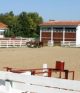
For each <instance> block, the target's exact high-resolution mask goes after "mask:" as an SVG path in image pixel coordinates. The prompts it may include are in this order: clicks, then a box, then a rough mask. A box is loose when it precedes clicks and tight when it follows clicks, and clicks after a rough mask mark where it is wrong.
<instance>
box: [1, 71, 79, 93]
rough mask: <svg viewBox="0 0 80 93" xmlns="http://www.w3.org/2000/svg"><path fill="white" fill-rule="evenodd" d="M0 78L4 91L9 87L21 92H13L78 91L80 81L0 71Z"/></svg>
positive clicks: (74, 92) (47, 92)
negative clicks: (3, 82) (3, 83)
mask: <svg viewBox="0 0 80 93" xmlns="http://www.w3.org/2000/svg"><path fill="white" fill-rule="evenodd" d="M0 79H1V80H3V81H5V87H6V88H7V91H9V92H6V93H11V92H10V90H11V89H16V90H20V91H22V92H15V93H80V81H76V80H66V79H58V78H53V77H43V76H32V75H27V72H25V73H22V74H17V73H12V72H5V71H0Z"/></svg>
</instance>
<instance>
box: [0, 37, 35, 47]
mask: <svg viewBox="0 0 80 93" xmlns="http://www.w3.org/2000/svg"><path fill="white" fill-rule="evenodd" d="M31 40H34V38H21V39H18V38H15V39H11V38H8V39H7V38H5V39H0V47H7V48H8V47H25V46H26V42H28V41H31Z"/></svg>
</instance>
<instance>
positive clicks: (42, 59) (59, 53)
mask: <svg viewBox="0 0 80 93" xmlns="http://www.w3.org/2000/svg"><path fill="white" fill-rule="evenodd" d="M56 61H64V62H65V69H69V70H73V71H75V79H76V80H80V48H64V47H42V48H0V70H3V67H6V66H8V67H13V68H41V67H42V64H44V63H47V64H48V67H52V68H55V63H56Z"/></svg>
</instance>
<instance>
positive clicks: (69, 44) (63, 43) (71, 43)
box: [61, 41, 76, 47]
mask: <svg viewBox="0 0 80 93" xmlns="http://www.w3.org/2000/svg"><path fill="white" fill-rule="evenodd" d="M61 46H67V47H76V41H61Z"/></svg>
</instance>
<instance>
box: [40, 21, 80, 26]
mask: <svg viewBox="0 0 80 93" xmlns="http://www.w3.org/2000/svg"><path fill="white" fill-rule="evenodd" d="M79 24H80V21H55V20H50V21H48V22H43V23H41V24H40V26H57V25H73V26H77V25H79Z"/></svg>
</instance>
